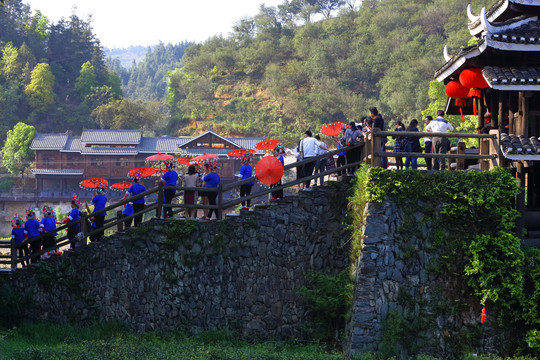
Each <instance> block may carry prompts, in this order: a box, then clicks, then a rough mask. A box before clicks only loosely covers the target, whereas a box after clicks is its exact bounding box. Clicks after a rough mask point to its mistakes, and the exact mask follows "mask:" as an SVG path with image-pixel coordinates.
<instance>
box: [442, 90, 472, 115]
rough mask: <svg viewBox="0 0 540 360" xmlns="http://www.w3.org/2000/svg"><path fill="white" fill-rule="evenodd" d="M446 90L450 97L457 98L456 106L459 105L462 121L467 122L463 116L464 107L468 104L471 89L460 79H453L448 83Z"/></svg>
mask: <svg viewBox="0 0 540 360" xmlns="http://www.w3.org/2000/svg"><path fill="white" fill-rule="evenodd" d="M444 91H445V92H446V95H448V97H449V98H452V99H456V106H457V107H459V112H460V113H461V121H463V122H465V118H464V117H463V108H464V107H465V106H467V98H468V97H469V89H468V88H466V87H465V86H463V85H461V84H460V83H459V81H456V80H452V81H450V82H449V83H448V84H446V86H445V88H444Z"/></svg>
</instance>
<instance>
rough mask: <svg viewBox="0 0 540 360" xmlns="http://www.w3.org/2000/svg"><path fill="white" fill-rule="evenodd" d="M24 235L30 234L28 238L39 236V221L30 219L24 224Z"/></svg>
mask: <svg viewBox="0 0 540 360" xmlns="http://www.w3.org/2000/svg"><path fill="white" fill-rule="evenodd" d="M24 233H25V234H28V237H29V238H31V237H34V236H39V221H37V220H36V219H28V220H26V222H25V223H24Z"/></svg>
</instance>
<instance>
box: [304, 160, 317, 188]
mask: <svg viewBox="0 0 540 360" xmlns="http://www.w3.org/2000/svg"><path fill="white" fill-rule="evenodd" d="M307 159H309V158H305V159H304V160H307ZM313 169H315V160H313V161H312V162H308V163H307V164H305V165H304V177H305V176H311V175H313ZM305 185H306V189H307V188H309V187H310V185H311V180H306V182H305Z"/></svg>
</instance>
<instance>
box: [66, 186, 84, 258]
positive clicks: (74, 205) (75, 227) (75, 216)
mask: <svg viewBox="0 0 540 360" xmlns="http://www.w3.org/2000/svg"><path fill="white" fill-rule="evenodd" d="M79 206H81V204H80V203H79V200H78V199H77V195H73V200H71V211H70V212H69V215H68V217H67V218H65V219H64V224H68V223H75V224H71V225H70V226H69V227H68V228H67V236H68V239H69V243H70V248H71V249H73V248H74V247H77V246H78V245H79V244H78V243H77V242H76V241H75V239H76V237H77V234H78V233H79V231H80V230H79V229H80V228H81V227H80V223H78V222H76V221H77V220H79V217H80V213H79Z"/></svg>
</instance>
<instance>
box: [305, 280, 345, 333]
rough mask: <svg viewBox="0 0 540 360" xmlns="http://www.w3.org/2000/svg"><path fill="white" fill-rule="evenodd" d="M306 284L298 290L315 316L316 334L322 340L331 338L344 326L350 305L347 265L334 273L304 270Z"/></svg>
mask: <svg viewBox="0 0 540 360" xmlns="http://www.w3.org/2000/svg"><path fill="white" fill-rule="evenodd" d="M305 276H306V280H307V285H305V286H302V287H301V288H300V289H298V293H299V294H300V295H301V296H302V298H303V299H304V300H306V301H307V302H308V304H309V309H310V310H311V311H312V312H313V314H314V317H315V319H316V320H315V325H316V326H318V329H317V330H315V332H316V333H315V334H314V335H315V336H316V337H317V338H319V339H321V340H332V339H333V338H335V337H336V334H337V332H338V331H339V330H341V329H343V326H344V323H345V320H346V319H347V316H348V311H349V309H350V307H351V305H352V295H353V283H352V278H351V274H350V270H349V269H345V270H342V271H340V272H339V273H337V274H335V275H331V274H324V273H322V272H317V271H308V272H306V274H305Z"/></svg>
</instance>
